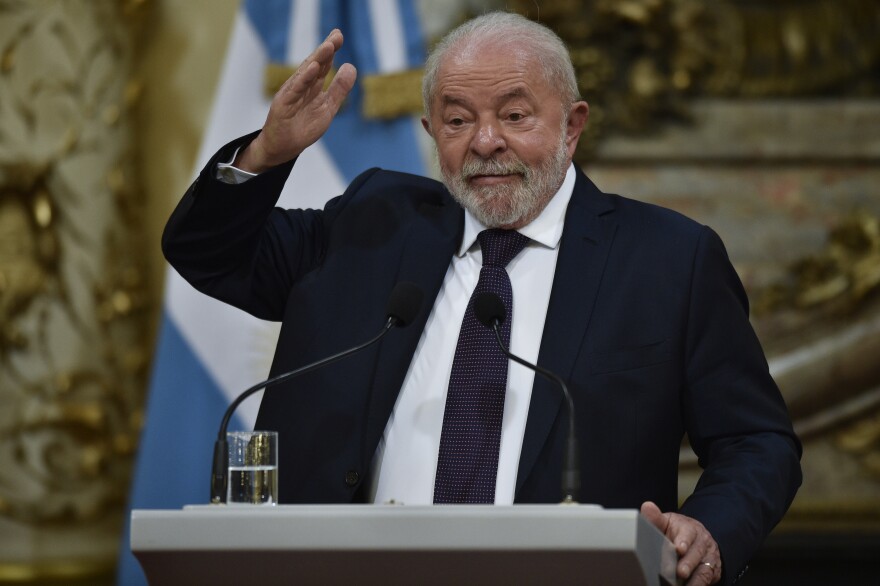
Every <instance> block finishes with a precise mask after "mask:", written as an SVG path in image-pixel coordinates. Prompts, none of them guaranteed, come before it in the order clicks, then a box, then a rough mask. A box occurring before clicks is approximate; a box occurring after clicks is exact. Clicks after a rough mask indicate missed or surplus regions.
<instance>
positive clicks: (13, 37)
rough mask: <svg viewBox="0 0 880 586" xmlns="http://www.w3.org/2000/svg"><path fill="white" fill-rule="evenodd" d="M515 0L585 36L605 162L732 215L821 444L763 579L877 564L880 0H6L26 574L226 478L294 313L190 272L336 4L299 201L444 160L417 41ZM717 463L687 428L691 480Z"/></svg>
mask: <svg viewBox="0 0 880 586" xmlns="http://www.w3.org/2000/svg"><path fill="white" fill-rule="evenodd" d="M496 7H502V8H507V9H511V10H516V11H519V12H521V13H523V14H525V15H526V16H528V17H530V18H533V19H536V20H540V21H542V22H544V23H545V24H547V25H548V26H550V27H551V28H553V29H554V30H556V31H557V32H558V33H559V34H560V36H561V37H562V38H563V39H564V40H565V41H566V43H568V45H569V47H570V49H571V52H572V57H573V61H574V63H575V66H576V68H577V73H578V79H579V84H580V87H581V91H582V94H583V96H584V97H585V99H586V100H587V101H588V102H589V103H590V106H591V119H590V125H589V128H588V131H587V135H586V136H585V137H584V138H583V139H582V141H581V142H582V144H581V148H580V149H579V152H578V163H579V164H580V165H581V166H582V167H583V168H584V169H585V170H586V172H587V173H588V175H590V177H591V178H592V179H593V180H594V181H595V182H596V183H597V184H598V185H599V187H600V188H601V189H602V190H603V191H607V192H615V193H620V194H623V195H627V196H629V197H633V198H636V199H641V200H645V201H652V202H655V203H659V204H661V205H664V206H667V207H671V208H674V209H677V210H680V211H682V212H684V213H685V214H687V215H689V216H691V217H693V218H695V219H697V220H699V221H700V222H703V223H706V224H709V225H711V226H712V227H713V228H714V229H715V230H716V231H718V232H719V233H720V235H721V236H722V238H723V239H724V241H725V243H726V245H727V247H728V251H729V253H730V256H731V258H732V260H733V262H734V264H735V266H736V268H737V270H738V272H739V274H740V276H741V278H742V279H743V282H744V283H745V285H746V288H747V290H748V293H749V297H750V300H751V304H752V321H753V324H754V325H755V328H756V329H757V331H758V334H759V336H760V338H761V341H762V343H763V345H764V348H765V351H766V352H767V355H768V359H769V361H770V366H771V370H772V372H773V374H774V376H775V377H776V380H777V382H778V384H779V386H780V388H781V389H782V392H783V394H784V396H785V398H786V401H787V402H788V405H789V408H790V410H791V413H792V417H793V419H794V421H795V426H796V429H797V431H798V432H799V434H800V436H801V438H802V440H803V442H804V448H805V451H804V457H803V467H804V485H803V487H802V488H801V490H800V493H799V494H798V497H797V499H796V500H795V502H794V505H793V506H792V509H791V511H790V512H789V514H788V516H787V517H786V519H785V520H784V521H783V522H782V523H781V525H780V526H779V527H778V528H777V529H776V531H775V532H774V534H773V535H772V536H771V537H770V539H769V540H768V541H767V543H766V544H765V546H764V548H763V549H762V550H761V552H760V553H759V555H758V556H757V557H756V559H755V560H754V563H753V565H752V570H751V572H750V573H749V574H748V575H747V577H746V579H745V580H744V582H743V583H745V584H794V583H797V584H874V583H876V580H877V578H876V576H877V575H880V574H878V570H880V561H878V560H880V164H878V163H880V3H878V2H877V1H876V0H772V1H771V0H763V1H762V0H715V1H699V0H617V1H612V0H580V1H577V0H555V1H554V0H523V1H514V0H508V1H506V2H492V1H465V0H458V1H444V2H439V1H436V0H435V1H431V0H413V1H411V2H410V1H407V0H363V1H354V0H350V1H348V0H325V1H319V0H265V1H262V2H259V1H254V0H246V1H244V2H239V1H238V0H185V1H184V0H176V1H175V0H57V1H52V0H31V1H24V0H0V582H7V583H31V584H60V583H80V584H113V583H116V582H117V580H118V582H119V583H121V584H134V583H139V581H140V580H142V578H140V577H138V576H137V567H136V566H133V565H132V560H131V559H130V555H126V554H125V550H126V549H127V541H126V538H125V535H126V533H125V532H126V528H125V523H126V520H127V518H128V514H129V513H128V510H129V507H130V506H132V504H133V505H134V506H135V507H157V506H161V507H164V508H178V507H180V506H181V505H183V504H186V503H202V502H207V496H208V468H209V464H208V463H209V461H210V443H211V441H212V436H213V434H215V433H216V426H217V425H218V423H219V418H220V414H222V405H223V404H224V403H225V401H226V400H227V399H226V397H228V396H229V395H231V394H234V393H235V392H236V391H240V390H241V389H243V388H244V387H246V386H249V384H250V383H252V382H254V381H257V380H260V379H262V378H264V376H265V374H266V372H267V370H268V364H269V361H270V359H271V353H272V350H273V347H274V337H273V336H277V329H276V326H273V325H271V324H263V323H255V322H253V321H249V320H248V319H247V318H243V317H240V316H229V315H228V314H227V313H224V310H223V309H221V308H216V307H214V306H213V305H211V304H210V303H208V302H206V301H205V300H204V299H201V298H199V297H197V296H193V295H192V294H191V293H190V292H188V291H187V290H186V289H185V287H184V286H179V283H178V281H179V279H177V278H176V277H175V276H173V275H168V274H167V273H166V265H165V263H164V261H163V259H162V257H161V253H160V250H159V239H160V235H161V231H162V227H163V225H164V222H165V220H166V219H167V217H168V215H169V214H170V212H171V210H172V209H173V207H174V205H175V204H176V202H177V201H178V199H179V198H180V196H181V195H182V194H183V192H184V191H185V190H186V188H187V187H188V185H189V183H190V182H191V181H192V180H193V178H194V177H195V175H196V173H197V171H198V169H199V168H200V167H201V165H203V164H204V162H205V161H206V160H207V158H208V157H209V156H210V154H211V153H212V152H213V151H214V150H215V149H216V148H217V147H219V146H222V144H224V143H225V142H227V141H229V140H231V139H233V138H235V137H237V136H238V135H240V134H243V133H245V132H248V131H250V130H255V129H257V128H259V126H260V124H261V122H262V119H263V118H264V116H265V112H266V107H267V104H268V100H269V99H270V98H271V95H272V94H273V92H274V91H275V89H277V87H278V85H280V82H281V81H283V80H284V79H285V78H286V77H287V76H288V75H290V73H291V72H292V71H293V69H292V68H293V67H295V65H296V64H297V63H298V62H299V61H300V60H301V59H302V58H303V57H304V56H305V54H307V53H304V52H303V51H306V52H307V50H308V49H310V48H311V47H313V46H314V44H317V42H319V41H320V39H322V38H323V36H324V35H326V34H327V32H329V30H330V28H332V27H333V26H339V27H340V28H342V29H343V31H344V32H345V33H346V44H347V45H346V46H347V47H348V48H347V49H346V50H347V51H348V52H349V55H348V56H347V57H346V59H350V60H352V61H354V62H355V64H356V65H357V66H358V69H359V72H360V76H359V80H358V86H357V88H356V91H355V92H354V94H353V95H352V96H351V97H350V99H349V102H348V103H347V104H346V106H345V107H344V109H343V113H342V114H341V115H340V122H339V124H338V125H337V126H338V132H339V134H338V135H336V134H333V133H329V136H328V137H327V140H326V141H322V144H320V145H317V146H316V148H315V149H313V150H314V154H310V155H309V156H310V157H312V158H310V159H309V160H308V161H309V163H308V164H304V165H300V166H298V169H297V171H296V172H295V174H294V179H293V180H292V181H296V182H298V184H299V185H300V186H301V189H303V190H306V191H308V192H309V194H310V196H312V197H313V200H308V201H305V202H303V201H299V200H298V201H296V202H291V205H294V203H295V204H296V205H320V203H321V201H323V200H324V199H326V197H329V196H331V195H335V194H338V193H339V192H340V191H339V190H340V189H341V186H343V185H345V183H346V182H347V180H349V179H350V178H351V177H352V176H353V173H355V172H356V171H357V170H362V169H365V168H367V167H369V166H372V165H377V164H378V165H381V166H384V167H386V168H397V169H401V170H410V171H415V172H422V173H428V174H433V175H435V176H436V171H435V169H434V162H433V160H432V156H431V150H430V147H429V145H428V144H427V142H426V137H423V136H422V133H421V132H420V129H419V128H418V116H419V109H420V105H421V101H420V100H421V98H420V94H419V91H420V88H419V83H420V81H419V80H420V71H419V67H420V63H421V61H420V60H421V59H423V58H424V51H425V48H426V47H430V46H431V44H432V43H433V42H434V41H436V39H437V38H438V37H439V36H441V35H442V34H443V33H444V32H446V31H447V30H449V29H450V28H451V27H452V26H454V25H455V24H457V23H459V22H461V21H462V20H464V19H465V18H467V17H468V16H469V15H474V14H477V13H480V12H482V11H484V10H487V9H489V8H496ZM380 45H381V46H380ZM333 132H337V130H334V131H333ZM377 135H378V136H379V137H380V139H381V140H379V141H378V142H377V141H376V140H375V138H374V139H373V142H370V140H371V139H370V138H369V137H376V136H377ZM336 136H339V138H335V137H336ZM362 137H363V138H362ZM361 140H363V141H364V142H362V143H361V142H358V141H361ZM346 145H349V146H348V147H346ZM351 145H354V146H351ZM299 167H309V168H310V170H311V171H314V173H313V174H310V173H309V172H308V170H303V171H300V169H299ZM316 178H317V179H316ZM215 310H216V311H217V312H218V313H216V314H214V313H211V312H213V311H215ZM217 316H220V317H217ZM212 393H213V395H212ZM209 395H210V396H211V397H212V398H207V399H206V398H204V397H206V396H209ZM250 409H251V411H250V412H246V413H245V414H244V416H243V418H242V419H241V420H240V421H239V424H240V425H242V426H247V425H248V422H249V421H252V416H253V412H254V410H255V409H256V403H254V405H253V406H252V407H251V408H250ZM182 430H186V431H187V432H190V433H191V434H192V436H191V437H190V436H187V435H186V434H182V433H178V432H180V431H182ZM170 432H173V433H174V436H173V437H174V438H175V439H174V441H175V442H176V443H169V441H168V437H169V435H170ZM163 438H164V439H163ZM698 472H699V470H698V468H697V466H696V462H695V458H694V457H693V456H692V454H691V452H690V451H689V450H688V448H687V445H686V444H685V445H683V446H682V458H681V495H682V498H685V497H686V496H687V494H689V492H690V489H691V488H692V486H693V484H694V482H695V481H696V477H697V475H698ZM133 478H134V481H133V480H132V479H133ZM120 549H122V550H123V555H122V557H121V558H119V559H121V560H122V562H121V566H122V570H120V573H119V574H118V575H117V552H118V551H119V550H120ZM126 568H128V569H126ZM117 576H118V577H117Z"/></svg>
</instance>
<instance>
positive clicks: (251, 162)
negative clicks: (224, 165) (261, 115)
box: [234, 29, 357, 173]
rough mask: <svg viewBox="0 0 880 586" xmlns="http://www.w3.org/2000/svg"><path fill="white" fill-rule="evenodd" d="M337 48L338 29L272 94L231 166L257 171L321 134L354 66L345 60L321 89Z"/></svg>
mask: <svg viewBox="0 0 880 586" xmlns="http://www.w3.org/2000/svg"><path fill="white" fill-rule="evenodd" d="M340 47H342V32H340V31H339V29H334V30H333V31H332V32H331V33H330V34H329V35H328V36H327V38H326V39H325V40H324V42H323V43H321V44H320V45H319V46H318V47H317V48H316V49H315V50H314V52H313V53H312V54H311V55H309V56H308V58H306V60H305V61H303V62H302V65H300V66H299V69H297V71H296V73H294V74H293V75H292V76H290V78H288V80H287V81H285V82H284V85H282V86H281V89H279V90H278V93H276V94H275V97H273V98H272V105H271V106H270V107H269V115H268V116H267V117H266V122H265V123H264V124H263V131H262V132H261V133H260V134H259V135H258V136H257V138H255V139H254V140H253V142H251V143H250V144H249V145H248V146H247V148H245V149H244V150H243V151H241V152H240V153H239V154H238V157H237V158H236V160H235V163H234V164H235V166H236V167H238V168H240V169H243V170H245V171H250V172H251V173H262V172H263V171H266V170H268V169H270V168H271V167H274V166H276V165H280V164H282V163H286V162H287V161H289V160H291V159H293V158H295V157H297V156H299V154H300V153H302V152H303V151H304V150H305V149H306V147H308V146H309V145H312V144H314V143H315V142H316V141H317V140H318V139H319V138H321V136H322V135H323V134H324V133H325V132H326V131H327V128H328V127H329V126H330V122H332V121H333V117H334V116H336V112H337V111H339V106H340V105H342V102H343V100H345V97H346V96H347V95H348V92H350V91H351V88H352V87H354V82H355V79H356V78H357V70H355V68H354V66H353V65H351V64H350V63H345V64H343V65H342V66H341V67H340V68H339V70H338V71H337V72H336V75H335V76H334V77H333V81H332V82H330V85H329V86H328V87H327V89H326V90H325V89H324V78H325V77H326V76H327V72H329V71H330V68H331V67H332V66H333V56H334V55H336V52H337V51H339V49H340Z"/></svg>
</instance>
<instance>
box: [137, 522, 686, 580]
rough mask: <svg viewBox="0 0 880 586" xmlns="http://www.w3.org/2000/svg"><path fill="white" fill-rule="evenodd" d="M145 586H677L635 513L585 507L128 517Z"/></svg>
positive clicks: (658, 540)
mask: <svg viewBox="0 0 880 586" xmlns="http://www.w3.org/2000/svg"><path fill="white" fill-rule="evenodd" d="M131 548H132V551H133V552H134V554H135V556H137V558H138V560H139V561H140V563H141V565H142V566H143V567H144V570H145V572H146V574H147V579H148V580H149V581H150V584H161V585H165V584H169V585H174V584H186V585H192V584H242V583H253V584H260V585H261V586H263V585H270V584H293V583H295V584H353V583H356V584H358V585H361V584H382V585H392V584H427V585H434V584H436V585H441V584H442V585H447V584H481V585H485V584H597V585H604V584H609V585H614V586H629V585H650V586H654V585H659V586H663V585H666V584H675V583H676V579H675V564H676V561H677V556H676V554H675V550H674V548H673V546H672V544H671V543H670V542H669V541H668V540H667V539H666V538H665V537H663V535H662V534H661V533H660V532H659V531H658V530H657V529H656V528H655V527H654V526H653V525H651V524H650V523H649V522H648V521H647V520H645V519H644V518H643V517H642V516H641V515H639V513H638V511H635V510H605V509H602V508H600V507H595V506H587V505H514V506H492V505H464V506H452V505H440V506H397V505H282V506H277V507H259V506H258V507H249V506H237V507H233V506H225V505H204V506H191V507H186V508H184V509H183V510H179V511H149V510H136V511H133V512H132V519H131Z"/></svg>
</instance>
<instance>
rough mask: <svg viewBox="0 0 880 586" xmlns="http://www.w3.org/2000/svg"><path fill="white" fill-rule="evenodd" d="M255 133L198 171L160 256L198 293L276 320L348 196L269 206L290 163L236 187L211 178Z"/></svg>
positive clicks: (313, 264)
mask: <svg viewBox="0 0 880 586" xmlns="http://www.w3.org/2000/svg"><path fill="white" fill-rule="evenodd" d="M256 135H257V133H253V134H250V135H247V136H245V137H242V138H239V139H237V140H235V141H232V142H231V143H229V144H227V145H226V146H224V147H223V148H221V149H220V150H219V151H218V152H217V153H216V154H215V155H214V157H212V159H211V160H210V161H209V162H208V164H207V165H206V166H205V168H204V169H202V171H201V172H200V173H199V176H198V177H197V178H196V180H195V182H194V183H193V184H192V185H191V186H190V188H189V189H188V190H187V192H186V194H185V195H184V196H183V199H182V200H181V201H180V203H179V204H178V205H177V207H176V209H175V210H174V212H173V213H172V215H171V218H170V219H169V220H168V223H167V224H166V226H165V231H164V233H163V235H162V252H163V254H164V255H165V258H166V259H167V260H168V262H169V263H171V266H173V267H174V269H175V270H177V272H178V273H180V275H181V276H182V277H183V278H184V279H186V280H187V281H188V282H189V283H190V284H191V285H192V286H193V287H195V288H196V289H197V290H199V291H201V292H202V293H205V294H206V295H209V296H211V297H214V298H216V299H219V300H220V301H223V302H225V303H228V304H230V305H233V306H235V307H238V308H239V309H242V310H244V311H246V312H248V313H250V314H252V315H254V316H255V317H258V318H261V319H266V320H274V321H280V320H281V319H282V318H283V315H284V307H285V304H286V301H287V297H288V294H289V291H290V289H291V287H292V286H293V284H294V283H296V282H297V281H298V280H299V279H301V278H302V277H303V276H304V275H306V274H308V273H310V272H311V271H314V270H315V269H316V268H317V267H318V266H320V263H321V260H322V258H323V254H324V251H325V249H326V243H327V240H328V237H329V231H330V229H331V228H330V227H331V225H332V221H333V218H334V217H335V216H336V215H337V213H338V212H339V210H340V209H341V208H342V207H344V205H345V202H346V201H347V200H348V199H349V198H348V197H346V196H341V197H337V198H334V199H332V200H330V201H329V202H328V203H327V205H326V206H325V208H324V209H323V210H283V209H280V208H277V207H275V206H276V203H277V201H278V198H279V197H280V195H281V191H282V189H283V187H284V183H285V181H286V180H287V177H288V176H289V175H290V171H291V169H292V168H293V164H294V161H290V162H288V163H286V164H284V165H280V166H278V167H275V168H273V169H271V170H269V171H266V172H265V173H261V174H260V175H257V176H256V177H254V178H252V179H250V180H249V181H246V182H244V183H241V184H228V183H224V182H222V181H220V180H218V179H217V178H216V166H217V163H218V162H220V161H228V160H229V158H231V157H232V155H233V153H234V152H235V150H236V149H237V148H239V147H242V146H244V145H247V144H248V143H249V142H250V141H251V140H253V138H254V137H255V136H256ZM369 174H370V173H369V172H368V173H365V174H364V176H369ZM360 183H361V182H360V181H358V180H356V181H355V182H354V183H353V184H352V186H353V189H350V190H348V191H347V192H346V193H347V194H348V193H349V192H351V193H354V192H355V191H356V190H357V185H358V184H360Z"/></svg>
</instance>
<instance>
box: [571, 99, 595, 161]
mask: <svg viewBox="0 0 880 586" xmlns="http://www.w3.org/2000/svg"><path fill="white" fill-rule="evenodd" d="M589 118H590V105H589V104H587V103H586V102H584V101H583V100H581V101H579V102H575V103H574V104H572V105H571V109H570V110H569V111H568V123H567V124H566V127H565V144H566V145H568V150H569V153H570V154H572V155H574V150H575V148H576V147H577V143H578V139H579V138H580V137H581V133H582V132H583V130H584V126H586V125H587V120H588V119H589Z"/></svg>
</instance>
